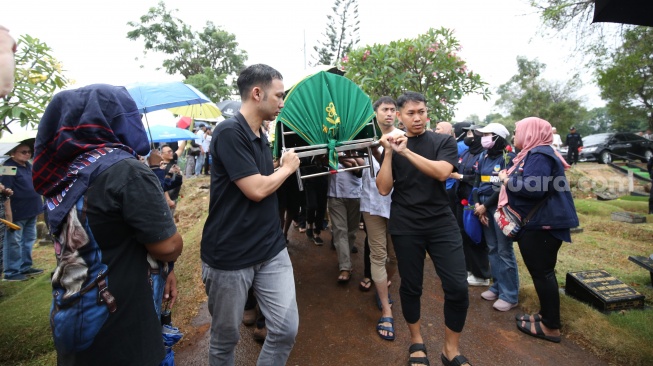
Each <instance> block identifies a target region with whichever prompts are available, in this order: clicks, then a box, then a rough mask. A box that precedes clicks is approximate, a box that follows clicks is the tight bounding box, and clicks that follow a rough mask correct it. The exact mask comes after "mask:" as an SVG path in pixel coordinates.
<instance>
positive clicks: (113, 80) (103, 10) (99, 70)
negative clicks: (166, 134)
mask: <svg viewBox="0 0 653 366" xmlns="http://www.w3.org/2000/svg"><path fill="white" fill-rule="evenodd" d="M420 3H422V4H420ZM156 4H157V0H152V1H144V0H112V1H102V2H100V1H79V0H59V1H52V0H47V1H46V0H31V1H27V0H24V1H17V0H7V1H6V2H5V3H4V4H3V10H2V13H0V24H2V25H4V26H6V27H7V28H9V29H10V31H11V34H12V35H13V36H14V37H15V38H18V36H19V35H21V34H29V35H31V36H33V37H37V38H40V39H41V40H42V41H44V42H46V43H47V44H48V45H49V46H51V47H52V48H53V53H54V56H55V57H56V58H57V59H59V60H60V61H61V62H62V63H63V66H64V69H65V70H66V71H65V74H66V75H67V76H68V77H69V78H71V79H74V80H75V81H76V84H75V85H73V86H71V87H73V88H74V87H79V86H83V85H87V84H92V83H109V84H114V85H124V84H128V83H132V82H142V81H157V80H182V79H183V78H182V77H181V76H172V75H167V74H166V73H165V72H164V71H161V70H160V71H156V68H157V67H159V66H160V63H161V57H157V56H156V55H154V54H148V56H147V57H146V58H143V54H142V50H143V44H142V42H141V41H130V40H128V39H127V38H126V35H127V32H128V31H129V30H130V29H131V28H130V27H129V26H128V25H127V22H128V21H137V20H138V19H139V17H140V16H141V15H144V14H145V13H146V12H147V10H148V9H149V8H150V7H153V6H156ZM166 5H167V7H168V8H169V9H175V8H176V9H179V12H178V13H177V14H176V15H177V17H179V18H181V19H182V20H183V21H184V22H186V23H187V24H189V25H191V27H192V28H193V30H196V31H199V30H201V29H202V28H203V26H204V25H205V23H206V21H207V20H211V21H213V22H214V23H215V24H216V25H218V26H222V27H223V29H224V30H226V31H228V32H230V33H233V34H235V35H236V40H237V41H238V42H239V44H240V48H241V49H243V50H245V51H247V53H248V55H249V59H248V61H247V63H248V64H253V63H266V64H269V65H271V66H273V67H275V68H276V69H278V70H279V71H281V73H282V74H283V75H284V79H285V80H286V81H287V82H289V81H291V80H297V79H299V78H301V77H302V76H304V73H305V71H304V70H305V69H304V66H305V62H304V59H305V54H306V57H307V61H308V62H311V61H313V57H312V56H313V54H314V53H313V45H315V44H317V41H318V40H321V39H323V38H324V37H323V36H322V33H324V30H325V27H326V25H327V19H326V14H327V13H328V12H330V11H331V6H332V5H333V0H315V1H307V0H303V1H300V0H277V1H269V0H266V1H260V0H241V1H233V0H231V1H207V0H166ZM359 14H360V15H359V19H360V38H361V40H360V43H359V44H358V46H364V45H368V44H369V45H371V44H374V43H388V42H390V41H392V40H398V39H405V38H415V37H416V36H417V35H419V34H423V33H425V32H426V31H427V30H428V29H429V28H439V27H442V26H444V27H447V28H451V29H454V30H455V37H457V38H458V40H459V41H460V43H461V45H462V48H463V49H462V51H461V52H460V55H461V57H462V58H463V59H464V60H466V61H467V63H468V67H469V69H470V70H473V71H474V72H475V73H478V74H480V75H481V78H482V79H483V80H484V81H486V82H488V83H489V85H490V87H491V90H492V91H493V92H494V91H495V90H496V88H497V87H498V86H499V85H501V84H503V83H505V82H506V81H508V79H509V78H510V77H511V76H512V75H514V74H516V72H517V64H516V57H517V56H518V55H522V56H526V57H528V58H529V59H535V58H537V59H538V60H539V61H540V62H543V63H544V64H546V65H547V71H546V73H545V74H544V77H545V78H547V79H549V80H551V81H564V80H565V78H567V77H569V75H570V74H571V73H572V72H574V69H575V68H576V67H577V62H575V61H574V60H569V59H568V58H567V56H568V54H569V50H570V48H571V47H572V46H573V45H571V44H569V43H565V42H563V41H561V40H558V39H543V38H541V37H539V36H537V34H536V32H537V30H538V28H539V27H540V22H539V18H538V16H537V14H535V13H534V11H533V9H532V8H530V7H529V6H528V5H527V1H526V0H495V1H487V0H432V1H428V2H427V1H424V2H421V1H413V2H406V3H404V2H401V1H396V0H394V1H389V0H359ZM304 39H305V40H306V49H307V52H304ZM137 58H138V60H137ZM141 65H144V68H141V67H140V66H141ZM584 80H585V81H587V82H589V81H591V75H589V74H588V75H585V76H584ZM597 94H598V91H597V89H596V87H593V86H591V85H588V86H586V87H585V88H584V89H583V90H582V91H581V93H580V94H579V95H578V97H581V98H583V99H584V100H585V101H586V103H585V106H586V107H588V108H592V107H597V106H602V105H603V104H604V103H603V102H602V101H601V100H600V98H599V97H598V95H597ZM495 98H496V95H494V96H493V98H492V100H490V101H488V102H484V101H483V100H482V98H480V97H465V98H464V99H463V101H462V102H461V103H460V104H459V105H458V111H457V113H456V121H461V120H463V119H464V118H465V117H467V116H469V115H471V114H477V115H479V116H480V117H481V118H484V117H485V115H486V114H488V113H492V112H495V111H498V110H497V109H496V108H495V107H494V100H495ZM216 102H217V101H216ZM499 112H501V111H499Z"/></svg>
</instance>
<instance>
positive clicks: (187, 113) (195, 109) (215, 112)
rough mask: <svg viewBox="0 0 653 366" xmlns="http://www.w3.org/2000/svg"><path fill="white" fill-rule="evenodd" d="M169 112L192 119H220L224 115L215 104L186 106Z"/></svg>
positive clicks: (170, 109) (171, 109)
mask: <svg viewBox="0 0 653 366" xmlns="http://www.w3.org/2000/svg"><path fill="white" fill-rule="evenodd" d="M168 110H169V111H170V112H172V113H174V114H176V115H178V116H183V117H190V118H193V119H194V118H200V119H207V118H218V117H220V116H221V115H222V112H220V109H219V108H218V106H216V105H215V103H202V104H191V105H184V106H181V107H174V108H168Z"/></svg>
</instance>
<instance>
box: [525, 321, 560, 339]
mask: <svg viewBox="0 0 653 366" xmlns="http://www.w3.org/2000/svg"><path fill="white" fill-rule="evenodd" d="M540 324H541V323H539V322H536V323H533V325H534V326H535V333H533V332H531V322H524V325H523V326H522V325H521V323H517V329H519V330H521V331H522V332H524V333H526V334H528V335H529V336H531V337H535V338H540V339H544V340H547V341H549V342H553V343H560V337H554V336H548V335H546V334H544V331H543V330H542V326H541V325H540Z"/></svg>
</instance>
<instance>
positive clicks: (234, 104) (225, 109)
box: [218, 100, 241, 118]
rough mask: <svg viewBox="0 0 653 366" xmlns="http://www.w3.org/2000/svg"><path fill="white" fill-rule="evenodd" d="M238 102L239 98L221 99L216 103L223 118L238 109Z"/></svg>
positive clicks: (231, 115) (232, 114)
mask: <svg viewBox="0 0 653 366" xmlns="http://www.w3.org/2000/svg"><path fill="white" fill-rule="evenodd" d="M240 104H241V103H240V101H239V100H223V101H222V102H220V103H218V108H220V111H222V115H223V116H225V118H231V117H233V116H234V115H235V114H236V112H238V111H239V110H240Z"/></svg>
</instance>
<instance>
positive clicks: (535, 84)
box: [496, 57, 585, 131]
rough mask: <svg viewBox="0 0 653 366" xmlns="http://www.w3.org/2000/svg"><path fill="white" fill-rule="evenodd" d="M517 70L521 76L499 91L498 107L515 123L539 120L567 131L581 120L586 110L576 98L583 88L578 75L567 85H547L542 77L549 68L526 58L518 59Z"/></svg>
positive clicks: (502, 86)
mask: <svg viewBox="0 0 653 366" xmlns="http://www.w3.org/2000/svg"><path fill="white" fill-rule="evenodd" d="M517 69H518V73H517V74H516V75H514V76H513V77H511V78H510V80H509V81H508V82H507V83H505V84H503V85H501V86H499V88H498V89H497V94H499V99H498V100H497V102H496V105H498V106H500V107H503V108H505V109H506V110H507V112H508V113H509V116H510V118H511V119H512V120H514V121H519V120H521V119H523V118H526V117H529V116H535V117H540V118H543V119H545V120H547V121H549V122H550V123H551V125H553V126H554V127H556V128H557V129H558V130H559V131H565V130H567V129H568V128H569V126H571V125H573V124H576V123H577V122H578V121H579V120H580V119H581V118H582V116H583V115H584V113H585V109H584V108H583V107H582V106H581V103H580V100H578V99H576V98H575V97H574V94H575V93H576V92H577V91H578V89H579V87H580V81H579V78H578V76H577V75H575V76H572V77H571V79H570V80H569V81H567V82H565V83H561V82H558V83H553V82H549V81H546V80H544V79H542V78H541V77H540V75H541V74H542V72H543V71H544V70H545V69H546V65H544V64H542V63H540V62H538V61H537V60H533V61H531V60H528V59H526V58H525V57H517Z"/></svg>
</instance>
